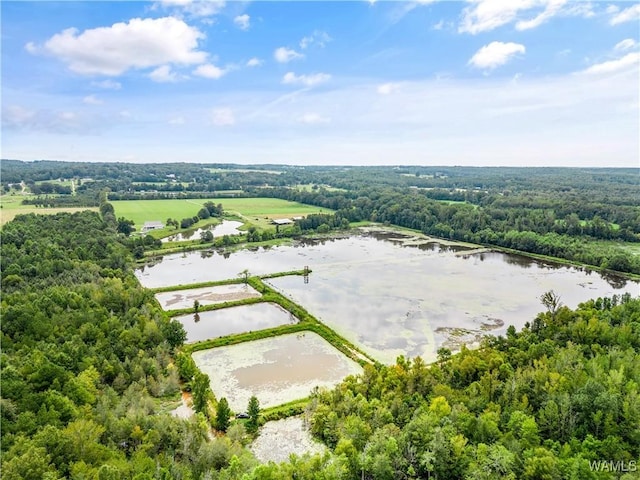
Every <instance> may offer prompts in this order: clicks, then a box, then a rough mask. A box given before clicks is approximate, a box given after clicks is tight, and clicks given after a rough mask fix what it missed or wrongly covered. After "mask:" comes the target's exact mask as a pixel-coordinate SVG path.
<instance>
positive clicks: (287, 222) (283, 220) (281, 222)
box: [272, 218, 293, 225]
mask: <svg viewBox="0 0 640 480" xmlns="http://www.w3.org/2000/svg"><path fill="white" fill-rule="evenodd" d="M272 222H273V224H274V225H290V224H292V223H293V220H290V219H288V218H274V219H273V220H272Z"/></svg>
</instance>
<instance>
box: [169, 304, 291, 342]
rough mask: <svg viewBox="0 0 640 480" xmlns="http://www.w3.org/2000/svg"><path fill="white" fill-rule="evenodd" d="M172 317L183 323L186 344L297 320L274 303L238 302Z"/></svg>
mask: <svg viewBox="0 0 640 480" xmlns="http://www.w3.org/2000/svg"><path fill="white" fill-rule="evenodd" d="M174 318H175V319H176V320H178V321H179V322H180V323H182V325H183V326H184V329H185V331H186V332H187V342H188V343H191V342H199V341H202V340H208V339H210V338H216V337H222V336H224V335H231V334H233V333H244V332H254V331H256V330H264V329H266V328H272V327H278V326H280V325H287V324H293V323H298V319H297V318H296V317H294V316H293V315H292V314H291V313H289V312H288V311H287V310H285V309H284V308H282V307H281V306H280V305H276V304H275V303H254V304H253V305H240V306H238V307H230V308H223V309H220V310H212V311H210V312H200V313H198V314H197V315H196V314H193V313H190V314H188V315H180V316H178V317H174Z"/></svg>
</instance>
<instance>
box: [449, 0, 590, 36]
mask: <svg viewBox="0 0 640 480" xmlns="http://www.w3.org/2000/svg"><path fill="white" fill-rule="evenodd" d="M525 15H528V18H522V17H523V16H525ZM531 15H533V17H531ZM557 15H563V16H582V17H591V16H593V15H594V13H593V11H592V10H591V4H590V3H588V2H574V1H570V0H471V5H470V6H468V7H466V8H465V9H464V10H463V11H462V20H461V22H460V24H459V25H458V31H459V32H460V33H470V34H472V35H475V34H477V33H480V32H487V31H490V30H493V29H495V28H498V27H501V26H503V25H507V24H509V23H511V22H516V29H517V30H528V29H531V28H536V27H538V26H540V25H542V24H543V23H544V22H546V21H548V20H549V19H551V18H553V17H554V16H557Z"/></svg>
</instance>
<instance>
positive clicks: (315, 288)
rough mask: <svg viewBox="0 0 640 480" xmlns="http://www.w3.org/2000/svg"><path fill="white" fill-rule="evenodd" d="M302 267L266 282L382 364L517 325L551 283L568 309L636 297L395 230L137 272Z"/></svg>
mask: <svg viewBox="0 0 640 480" xmlns="http://www.w3.org/2000/svg"><path fill="white" fill-rule="evenodd" d="M307 265H308V266H309V267H310V268H311V270H312V273H311V275H310V276H309V283H305V282H304V279H303V277H299V276H290V277H280V278H275V279H272V280H270V281H269V282H270V283H271V284H272V285H273V286H274V287H275V288H277V289H278V290H280V291H281V292H282V293H284V294H285V295H287V296H289V297H291V298H292V299H293V300H294V301H296V302H297V303H299V304H300V305H302V306H303V307H304V308H306V309H307V310H308V311H309V312H310V313H312V314H313V315H315V316H316V317H317V318H318V319H319V320H321V321H322V322H325V323H326V324H327V325H329V326H330V327H332V328H334V329H335V330H336V331H337V332H338V333H340V334H342V335H344V336H345V337H346V338H347V339H348V340H350V341H352V342H354V343H356V344H357V345H358V346H360V347H361V348H362V349H363V350H365V351H366V352H367V353H369V354H370V355H372V356H373V357H374V358H376V359H377V360H379V361H381V362H384V363H393V362H394V361H395V359H396V357H397V356H398V355H401V354H402V355H405V356H411V357H413V356H417V355H420V356H422V357H423V358H424V359H425V360H426V361H430V360H434V359H435V355H436V354H435V352H436V351H437V349H438V348H439V347H440V346H447V347H450V348H452V349H453V350H455V349H456V348H458V346H459V345H460V344H461V343H466V344H468V345H469V344H473V343H474V342H477V341H478V340H479V338H480V337H481V336H482V335H484V334H486V333H495V334H504V333H505V332H506V329H507V327H508V326H509V325H514V326H515V327H516V328H518V329H520V328H522V327H523V326H524V324H525V323H526V322H531V321H532V320H533V319H534V318H535V316H536V315H537V313H538V312H540V311H542V310H543V306H542V304H541V303H540V300H539V299H540V296H541V295H542V294H543V293H544V292H546V291H549V290H554V291H555V292H556V293H557V294H558V295H560V297H561V300H562V303H563V304H564V305H567V306H569V307H571V308H575V307H576V306H577V305H578V303H580V302H583V301H586V300H588V299H590V298H597V297H599V296H611V295H613V294H622V293H625V292H629V293H631V294H632V295H634V296H635V295H638V292H639V288H640V287H639V283H638V282H637V281H630V280H625V279H624V278H621V277H617V276H603V275H601V274H599V273H597V272H592V271H589V270H584V269H580V268H576V267H570V266H563V265H559V264H554V263H550V262H541V261H536V260H532V259H529V258H527V257H523V256H518V255H509V254H504V253H497V252H491V251H486V249H477V248H473V247H472V246H465V245H460V244H456V243H453V242H445V241H440V240H433V239H428V238H425V237H422V236H419V235H415V236H406V235H402V234H400V233H395V232H394V233H389V232H382V233H380V232H368V233H364V234H361V235H353V236H350V237H347V238H339V239H333V240H326V241H323V242H306V243H300V244H296V245H293V246H291V245H289V246H278V247H272V248H270V249H262V248H261V249H255V250H253V251H250V250H241V251H237V252H233V253H230V254H225V255H222V254H219V253H217V252H206V253H205V252H200V253H191V254H186V255H181V254H176V255H169V256H166V257H164V259H163V260H162V261H161V262H160V263H158V264H156V265H153V266H147V267H144V268H143V269H141V270H139V271H137V276H138V278H139V279H140V281H141V283H142V284H143V285H145V286H147V287H159V286H165V285H172V284H174V285H175V284H177V283H183V284H188V283H195V282H203V281H208V280H222V279H225V278H237V273H238V272H240V271H242V270H244V269H248V270H249V271H250V272H251V274H254V275H255V274H266V273H272V272H278V271H286V270H297V269H301V268H304V266H307Z"/></svg>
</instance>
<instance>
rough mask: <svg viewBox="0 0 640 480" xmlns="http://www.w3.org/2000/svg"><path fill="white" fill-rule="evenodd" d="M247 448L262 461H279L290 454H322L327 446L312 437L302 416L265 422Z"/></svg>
mask: <svg viewBox="0 0 640 480" xmlns="http://www.w3.org/2000/svg"><path fill="white" fill-rule="evenodd" d="M249 450H251V451H252V452H253V454H254V455H255V456H256V458H257V459H258V460H260V461H261V462H263V463H267V462H275V463H280V462H286V461H288V460H289V455H291V454H295V455H298V456H302V455H304V454H305V453H308V454H310V455H314V454H316V453H320V454H322V453H324V452H325V451H326V450H327V447H326V446H325V445H324V444H322V443H320V442H317V441H315V440H314V439H313V437H312V436H311V432H309V429H308V427H307V426H306V425H305V422H304V420H303V418H302V417H289V418H283V419H282V420H276V421H273V422H267V423H265V424H264V425H263V426H262V427H261V428H260V435H259V436H258V438H256V439H255V440H254V441H253V442H252V443H251V445H250V446H249Z"/></svg>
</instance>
